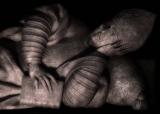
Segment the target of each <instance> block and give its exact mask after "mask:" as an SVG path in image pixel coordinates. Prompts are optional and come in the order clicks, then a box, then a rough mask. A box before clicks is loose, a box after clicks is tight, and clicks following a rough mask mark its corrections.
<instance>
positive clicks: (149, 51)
mask: <svg viewBox="0 0 160 114" xmlns="http://www.w3.org/2000/svg"><path fill="white" fill-rule="evenodd" d="M53 3H60V4H62V5H63V6H64V7H65V8H66V9H67V10H68V12H69V14H71V15H73V16H75V17H77V18H78V19H80V20H81V21H83V22H85V23H86V24H87V25H88V26H89V27H90V28H91V30H92V29H94V28H96V27H97V26H98V25H99V24H101V23H102V22H103V21H104V20H106V19H110V18H111V17H112V16H114V15H115V14H116V13H117V12H119V11H121V10H123V9H128V8H142V9H146V10H148V11H151V12H154V13H156V14H157V15H159V13H160V9H159V8H158V3H156V2H154V1H153V0H152V1H150V2H149V1H140V0H134V1H129V0H128V1H123V2H122V1H118V0H103V1H102V0H90V1H89V0H1V1H0V31H1V30H3V29H5V28H7V27H10V26H14V25H17V23H18V21H19V20H20V19H23V18H24V17H26V16H27V15H29V14H30V13H31V12H32V11H33V9H34V8H35V7H38V6H40V5H45V4H46V5H47V4H53ZM159 22H160V20H159V16H158V17H157V20H156V24H155V26H154V30H153V32H152V34H151V36H150V37H149V39H148V40H147V42H146V44H145V45H144V46H143V48H142V49H140V50H139V51H137V52H135V54H134V56H135V57H138V58H142V59H143V58H145V59H149V60H150V59H152V60H153V61H154V64H153V65H151V64H147V65H148V66H149V69H151V72H152V74H153V75H149V76H148V77H147V80H148V82H149V88H151V90H150V92H151V100H152V101H151V102H152V103H151V106H150V109H149V110H147V111H155V110H158V108H159V106H158V104H159V96H160V94H159V91H160V87H159V80H160V78H159V76H160V75H159V74H160V73H159V71H160V70H159V68H160V67H159V65H160V61H159V55H158V53H159V49H160V46H159V40H158V39H159V36H160V29H159V28H160V27H159V25H160V24H159ZM154 68H155V69H154ZM146 72H147V71H146ZM19 111H20V112H28V113H36V114H37V113H46V112H47V113H68V112H69V113H78V112H86V111H87V113H102V111H104V112H103V113H112V112H117V113H120V112H136V111H133V110H132V109H131V108H129V107H120V106H115V105H109V104H106V105H105V106H103V107H101V108H99V109H70V108H68V107H65V106H62V108H61V109H60V110H59V109H54V110H53V109H41V108H35V109H27V110H26V109H25V110H18V111H17V110H16V111H12V112H15V113H16V112H19ZM144 112H146V111H144ZM136 113H138V112H136Z"/></svg>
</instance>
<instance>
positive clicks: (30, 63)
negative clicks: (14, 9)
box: [0, 4, 156, 110]
mask: <svg viewBox="0 0 160 114" xmlns="http://www.w3.org/2000/svg"><path fill="white" fill-rule="evenodd" d="M155 18H156V16H155V14H153V13H151V12H148V11H145V10H141V9H128V10H124V11H122V12H120V13H119V14H117V15H116V16H115V17H113V19H112V20H111V21H109V22H106V23H103V24H102V25H101V26H100V27H99V28H97V29H96V30H95V31H94V32H90V31H89V30H88V27H87V26H86V25H84V24H83V23H82V22H78V21H76V19H73V18H71V16H69V14H68V13H67V11H66V10H65V9H64V8H63V7H62V6H61V5H59V4H55V5H50V6H42V7H39V8H37V9H35V14H34V15H31V16H29V17H28V18H26V19H25V20H23V26H22V27H13V28H9V29H7V30H4V31H2V32H1V33H0V36H1V39H4V38H5V39H8V40H11V41H12V42H14V45H15V46H16V48H15V50H16V52H17V55H16V56H17V59H18V62H17V61H16V60H15V59H14V58H15V57H14V55H13V54H12V53H11V52H10V50H9V49H6V48H5V47H3V46H1V48H0V59H1V60H0V66H2V67H0V68H1V70H0V91H1V92H0V99H2V100H1V102H0V109H18V108H30V107H47V108H60V105H61V103H62V102H63V103H64V104H65V105H66V106H70V107H85V108H87V107H100V106H102V105H103V104H105V103H106V102H107V103H111V104H115V105H128V106H132V107H133V108H134V109H137V110H139V109H145V108H146V107H147V99H146V97H145V93H144V90H145V87H144V86H145V85H144V83H143V81H142V79H141V74H140V73H139V72H138V70H137V65H136V63H134V62H133V61H132V59H130V58H129V57H125V56H120V55H124V54H126V53H131V52H133V51H135V50H138V49H139V48H140V47H142V46H143V44H144V43H145V41H146V39H147V38H148V36H149V34H150V33H151V31H152V28H153V25H154V21H155ZM18 63H20V64H18ZM135 85H136V86H135Z"/></svg>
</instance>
